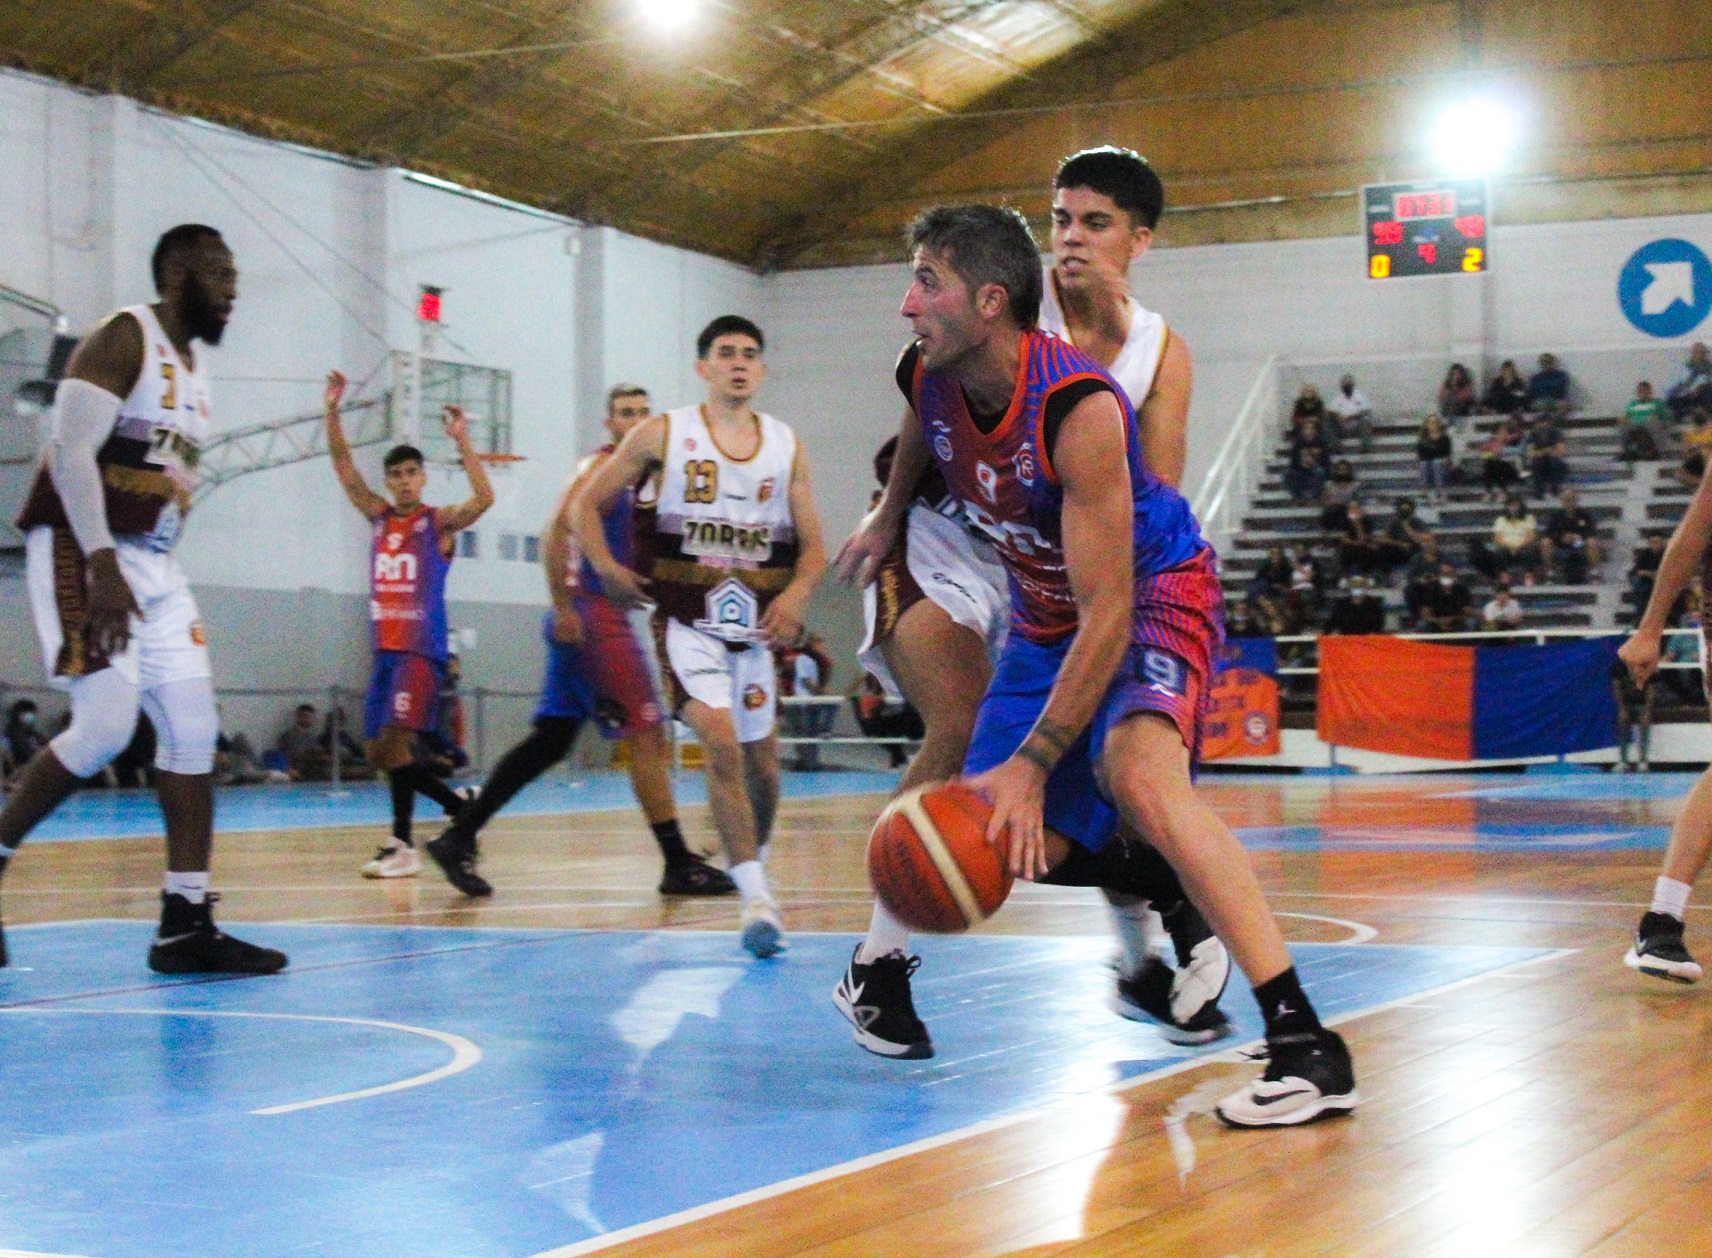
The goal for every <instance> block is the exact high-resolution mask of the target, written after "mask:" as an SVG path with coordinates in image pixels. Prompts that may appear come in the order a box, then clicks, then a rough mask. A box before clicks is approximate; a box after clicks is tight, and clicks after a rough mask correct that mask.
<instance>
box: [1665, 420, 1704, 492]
mask: <svg viewBox="0 0 1712 1258" xmlns="http://www.w3.org/2000/svg"><path fill="white" fill-rule="evenodd" d="M1709 447H1712V413H1709V412H1708V411H1707V410H1706V409H1705V408H1704V407H1699V406H1697V407H1695V408H1694V409H1693V410H1691V411H1689V412H1688V429H1687V431H1686V432H1684V433H1683V434H1682V448H1683V450H1684V451H1685V453H1684V454H1683V456H1682V466H1681V467H1679V468H1677V469H1676V471H1674V472H1672V473H1671V475H1672V476H1673V477H1675V478H1676V479H1677V480H1678V481H1679V482H1681V483H1682V484H1684V485H1687V486H1688V487H1689V488H1690V489H1693V488H1694V487H1695V486H1697V485H1699V484H1700V478H1701V477H1702V476H1704V475H1706V451H1707V449H1708V448H1709Z"/></svg>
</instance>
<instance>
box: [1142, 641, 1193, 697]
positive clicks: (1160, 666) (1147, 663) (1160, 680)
mask: <svg viewBox="0 0 1712 1258" xmlns="http://www.w3.org/2000/svg"><path fill="white" fill-rule="evenodd" d="M1141 675H1142V676H1143V677H1144V678H1146V679H1147V688H1148V689H1149V690H1152V691H1154V692H1156V693H1158V694H1162V695H1178V696H1182V695H1186V694H1188V693H1189V669H1188V667H1187V665H1185V664H1184V663H1183V661H1182V660H1180V659H1178V658H1177V657H1176V656H1175V655H1172V654H1171V653H1170V652H1169V651H1161V650H1160V649H1159V648H1158V647H1151V646H1150V647H1148V648H1147V649H1146V650H1144V651H1143V652H1142V653H1141Z"/></svg>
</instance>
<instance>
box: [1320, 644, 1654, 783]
mask: <svg viewBox="0 0 1712 1258" xmlns="http://www.w3.org/2000/svg"><path fill="white" fill-rule="evenodd" d="M1622 641H1623V640H1622V638H1620V637H1606V638H1588V639H1583V640H1581V641H1576V642H1565V643H1558V644H1553V645H1551V646H1500V647H1467V646H1440V645H1438V644H1436V643H1430V642H1411V641H1408V640H1406V639H1403V638H1391V637H1380V636H1373V637H1338V636H1331V637H1324V638H1321V639H1320V688H1319V717H1318V721H1317V726H1318V732H1319V736H1320V739H1321V741H1323V742H1327V743H1332V744H1334V745H1336V746H1339V747H1358V748H1361V749H1363V750H1366V751H1385V752H1390V753H1392V754H1393V755H1399V756H1418V757H1421V758H1423V759H1429V760H1507V759H1519V758H1522V757H1525V756H1560V755H1567V754H1568V753H1569V752H1572V751H1593V750H1595V749H1597V748H1600V747H1614V746H1616V745H1617V701H1616V696H1615V695H1614V694H1613V693H1612V690H1611V680H1610V678H1611V665H1612V663H1613V662H1614V661H1615V659H1616V657H1617V648H1618V647H1619V646H1620V645H1621V644H1622Z"/></svg>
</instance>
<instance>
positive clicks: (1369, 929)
mask: <svg viewBox="0 0 1712 1258" xmlns="http://www.w3.org/2000/svg"><path fill="white" fill-rule="evenodd" d="M1272 916H1274V917H1294V918H1298V919H1300V920H1301V921H1304V922H1329V923H1331V924H1332V925H1333V926H1342V927H1343V928H1344V929H1345V930H1347V931H1348V932H1349V938H1348V939H1340V940H1338V941H1337V942H1338V943H1344V944H1364V943H1366V942H1368V941H1369V940H1371V939H1377V938H1378V937H1379V931H1378V929H1377V928H1376V927H1373V926H1369V925H1368V924H1367V923H1366V922H1352V921H1349V920H1348V919H1346V918H1342V917H1322V916H1320V914H1318V913H1286V912H1284V911H1283V910H1282V909H1277V910H1274V911H1273V914H1272Z"/></svg>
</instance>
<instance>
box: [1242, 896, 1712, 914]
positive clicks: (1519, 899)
mask: <svg viewBox="0 0 1712 1258" xmlns="http://www.w3.org/2000/svg"><path fill="white" fill-rule="evenodd" d="M1266 898H1267V899H1269V900H1400V901H1402V902H1404V903H1405V904H1408V903H1417V902H1418V903H1422V904H1426V903H1435V902H1436V903H1443V904H1561V905H1563V906H1564V907H1566V908H1574V909H1650V908H1651V907H1652V905H1651V903H1642V902H1641V901H1639V900H1560V899H1557V898H1556V897H1555V896H1519V895H1516V896H1486V895H1368V894H1364V893H1362V892H1359V891H1268V892H1267V893H1266ZM1688 907H1689V909H1690V910H1691V911H1694V912H1701V913H1707V912H1712V904H1690V905H1689V906H1688Z"/></svg>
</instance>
